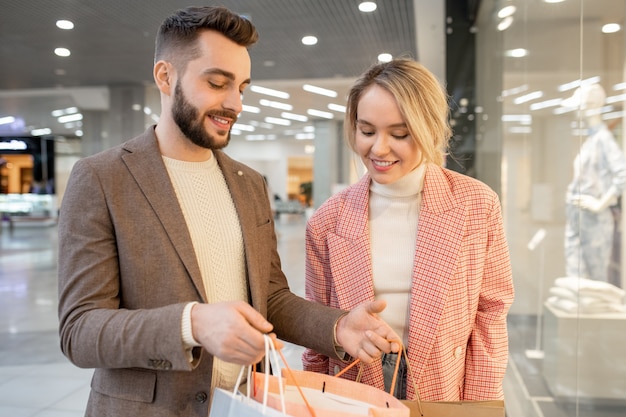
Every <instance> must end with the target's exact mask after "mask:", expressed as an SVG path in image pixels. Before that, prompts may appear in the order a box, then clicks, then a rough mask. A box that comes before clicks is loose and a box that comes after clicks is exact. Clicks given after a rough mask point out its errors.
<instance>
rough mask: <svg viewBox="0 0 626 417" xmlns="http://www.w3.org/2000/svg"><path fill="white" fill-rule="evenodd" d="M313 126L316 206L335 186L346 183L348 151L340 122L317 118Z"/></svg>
mask: <svg viewBox="0 0 626 417" xmlns="http://www.w3.org/2000/svg"><path fill="white" fill-rule="evenodd" d="M313 126H314V127H315V154H314V157H313V204H314V206H315V207H316V208H317V207H319V206H320V205H321V204H322V203H323V202H324V201H326V200H327V199H328V197H330V196H331V195H332V194H333V193H334V191H335V187H337V186H340V185H342V184H345V183H347V181H348V175H347V167H348V164H347V156H346V154H347V153H348V151H347V150H346V147H345V145H344V142H343V137H342V135H343V133H342V123H341V122H338V121H335V120H318V121H314V122H313Z"/></svg>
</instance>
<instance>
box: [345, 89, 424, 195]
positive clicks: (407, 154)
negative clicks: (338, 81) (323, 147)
mask: <svg viewBox="0 0 626 417" xmlns="http://www.w3.org/2000/svg"><path fill="white" fill-rule="evenodd" d="M356 113H357V120H356V132H355V145H356V150H357V153H358V154H359V156H360V157H361V160H362V161H363V163H364V164H365V166H366V167H367V170H368V172H369V174H370V176H371V177H372V179H373V180H374V181H376V182H377V183H379V184H391V183H393V182H395V181H397V180H398V179H400V178H402V177H403V176H405V175H406V174H408V173H409V172H411V171H412V170H414V169H415V168H417V166H418V165H419V160H420V150H419V149H418V146H417V144H416V143H415V141H414V140H413V139H412V138H411V136H410V134H409V129H408V127H407V125H406V123H405V121H404V119H403V118H402V115H401V114H400V109H399V108H398V104H397V103H396V100H395V99H394V97H393V96H392V95H391V93H390V92H388V91H387V90H385V89H384V88H382V87H380V86H378V85H372V86H370V87H368V88H367V89H366V90H365V91H364V93H363V95H362V96H361V99H360V100H359V102H358V104H357V112H356Z"/></svg>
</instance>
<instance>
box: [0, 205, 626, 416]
mask: <svg viewBox="0 0 626 417" xmlns="http://www.w3.org/2000/svg"><path fill="white" fill-rule="evenodd" d="M304 226H305V219H304V217H302V216H299V215H284V216H282V217H281V218H280V219H279V220H277V224H276V227H277V231H278V233H279V252H280V254H281V259H282V263H283V269H284V271H285V274H286V275H287V277H288V278H289V279H290V285H291V288H292V290H293V291H294V292H295V293H297V294H300V295H302V294H303V292H304V288H303V285H304V283H303V277H304V240H303V236H304ZM56 233H57V230H56V226H47V227H28V226H22V227H16V228H15V230H14V232H13V233H12V234H11V233H9V231H8V228H7V227H6V226H5V227H4V228H3V229H2V233H1V234H0V416H2V417H5V416H6V417H79V416H82V415H83V410H84V407H85V404H86V401H87V396H88V395H89V381H90V379H91V373H92V370H90V369H79V368H76V367H75V366H73V365H72V364H70V363H69V362H68V361H67V359H65V357H64V356H63V355H62V354H61V352H60V349H59V340H58V334H57V287H56V257H57V238H56ZM509 325H510V340H511V343H510V345H511V359H512V360H511V361H510V366H509V372H507V376H506V378H505V396H506V402H507V416H508V417H617V416H622V417H623V416H625V415H626V408H624V407H613V408H589V407H587V408H585V407H584V406H581V407H575V406H574V407H573V406H572V405H564V404H560V403H558V402H557V401H555V400H554V399H553V398H552V397H550V393H549V391H548V390H547V388H546V386H545V383H544V382H543V379H542V377H541V372H540V371H541V360H537V359H530V358H528V356H527V355H525V354H524V353H525V351H526V350H528V349H532V348H533V347H534V344H535V320H534V318H532V317H531V318H524V317H514V318H511V320H510V323H509ZM301 351H302V348H300V347H297V346H293V345H288V346H287V347H286V349H285V354H286V356H287V358H288V361H289V363H290V366H292V367H294V368H299V367H300V353H301Z"/></svg>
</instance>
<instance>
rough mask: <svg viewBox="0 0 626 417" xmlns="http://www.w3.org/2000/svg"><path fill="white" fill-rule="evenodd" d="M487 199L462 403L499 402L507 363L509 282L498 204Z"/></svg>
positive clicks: (491, 199)
mask: <svg viewBox="0 0 626 417" xmlns="http://www.w3.org/2000/svg"><path fill="white" fill-rule="evenodd" d="M490 197H491V198H490V199H489V200H488V202H489V204H490V206H491V208H490V210H489V215H488V221H487V235H488V236H487V248H486V252H485V261H484V262H485V263H484V270H483V279H482V286H481V291H480V295H479V299H478V308H477V313H476V320H475V323H474V327H473V330H472V332H471V336H470V340H469V343H468V352H467V356H466V367H465V384H464V387H465V388H464V395H463V398H464V399H465V400H482V399H502V398H503V397H504V393H503V389H502V380H503V378H504V374H505V371H506V367H507V360H508V335H507V322H506V317H507V313H508V310H509V308H510V306H511V304H512V303H513V296H514V290H513V279H512V272H511V265H510V260H509V259H510V258H509V251H508V245H507V241H506V237H505V233H504V227H503V221H502V212H501V207H500V202H499V200H498V197H497V195H496V194H495V193H493V192H492V193H491V196H490Z"/></svg>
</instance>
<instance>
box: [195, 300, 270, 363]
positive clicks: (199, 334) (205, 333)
mask: <svg viewBox="0 0 626 417" xmlns="http://www.w3.org/2000/svg"><path fill="white" fill-rule="evenodd" d="M272 328H273V326H272V324H271V323H270V322H268V321H267V320H265V318H264V317H263V316H262V315H261V314H260V313H259V312H258V311H256V310H255V309H254V308H252V306H251V305H250V304H248V303H245V302H243V301H235V302H230V303H217V304H196V305H194V306H193V308H192V310H191V330H192V332H193V337H194V339H196V341H197V342H198V343H200V344H202V346H203V347H204V348H205V349H206V350H207V351H208V352H209V353H211V354H212V355H214V356H216V357H217V358H219V359H221V360H223V361H225V362H230V363H235V364H239V365H250V364H254V363H257V362H259V361H260V360H261V359H262V358H263V356H264V355H265V343H264V341H263V334H264V333H269V332H271V331H272ZM272 339H274V343H275V344H276V348H277V349H280V347H281V346H282V344H281V343H280V342H277V340H276V336H275V335H272Z"/></svg>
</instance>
